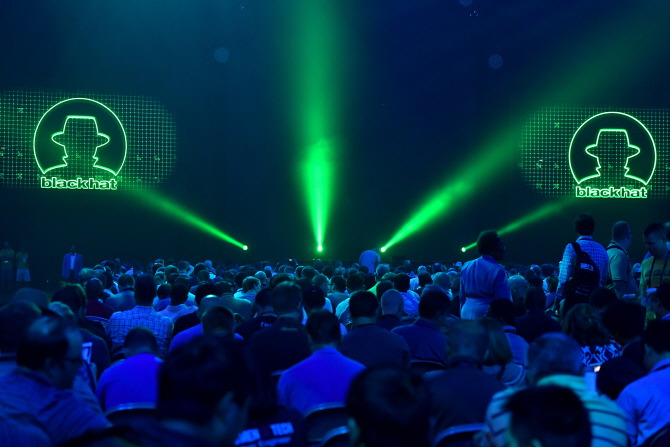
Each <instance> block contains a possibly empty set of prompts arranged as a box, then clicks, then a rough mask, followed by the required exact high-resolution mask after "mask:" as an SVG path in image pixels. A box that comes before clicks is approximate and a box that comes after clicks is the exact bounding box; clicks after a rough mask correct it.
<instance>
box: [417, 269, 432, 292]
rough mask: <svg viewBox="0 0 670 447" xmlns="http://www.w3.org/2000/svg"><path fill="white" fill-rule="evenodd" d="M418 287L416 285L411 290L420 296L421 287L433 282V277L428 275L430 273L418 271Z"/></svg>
mask: <svg viewBox="0 0 670 447" xmlns="http://www.w3.org/2000/svg"><path fill="white" fill-rule="evenodd" d="M418 278H419V287H417V289H416V290H413V292H415V293H416V294H417V295H419V296H421V293H422V292H423V289H424V288H425V287H426V286H427V285H430V284H433V277H432V276H430V273H428V272H424V273H419V276H418Z"/></svg>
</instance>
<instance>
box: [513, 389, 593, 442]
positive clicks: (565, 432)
mask: <svg viewBox="0 0 670 447" xmlns="http://www.w3.org/2000/svg"><path fill="white" fill-rule="evenodd" d="M505 410H506V411H508V412H509V414H510V425H509V426H508V427H507V430H506V431H507V438H508V439H509V440H510V441H511V442H512V444H513V445H514V446H516V447H565V446H571V447H589V446H590V445H591V440H592V435H591V426H590V421H589V414H588V412H587V411H586V408H584V405H583V404H582V402H581V401H580V400H579V397H577V396H576V395H575V393H574V392H572V391H570V390H569V389H567V388H563V387H560V386H540V387H533V388H529V389H525V390H521V391H519V392H517V393H515V394H514V395H513V396H512V397H511V398H510V399H509V401H508V402H507V405H506V406H505Z"/></svg>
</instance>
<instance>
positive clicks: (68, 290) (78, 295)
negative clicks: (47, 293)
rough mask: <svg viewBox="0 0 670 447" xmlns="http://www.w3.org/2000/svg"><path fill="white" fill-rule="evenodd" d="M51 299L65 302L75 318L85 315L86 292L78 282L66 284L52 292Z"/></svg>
mask: <svg viewBox="0 0 670 447" xmlns="http://www.w3.org/2000/svg"><path fill="white" fill-rule="evenodd" d="M51 301H53V302H60V303H63V304H66V305H67V306H68V307H69V308H70V310H71V311H72V313H73V315H74V317H75V319H79V318H85V317H86V293H85V292H84V288H83V287H82V286H80V285H79V284H67V285H64V286H63V287H61V288H60V289H58V290H56V292H54V294H53V296H52V297H51Z"/></svg>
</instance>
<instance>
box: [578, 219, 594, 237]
mask: <svg viewBox="0 0 670 447" xmlns="http://www.w3.org/2000/svg"><path fill="white" fill-rule="evenodd" d="M595 229H596V221H595V220H594V219H593V216H591V215H590V214H588V213H584V214H580V215H579V216H577V217H576V218H575V231H576V232H577V234H580V235H582V236H591V235H592V234H593V232H594V231H595Z"/></svg>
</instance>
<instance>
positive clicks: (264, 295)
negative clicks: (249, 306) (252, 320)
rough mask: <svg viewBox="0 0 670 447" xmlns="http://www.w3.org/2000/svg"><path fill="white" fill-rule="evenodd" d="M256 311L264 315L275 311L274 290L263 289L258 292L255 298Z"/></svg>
mask: <svg viewBox="0 0 670 447" xmlns="http://www.w3.org/2000/svg"><path fill="white" fill-rule="evenodd" d="M254 311H255V312H256V314H257V315H262V314H264V313H266V312H274V309H273V308H272V290H270V289H267V288H266V289H263V290H261V291H260V292H258V293H257V294H256V298H255V299H254Z"/></svg>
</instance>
